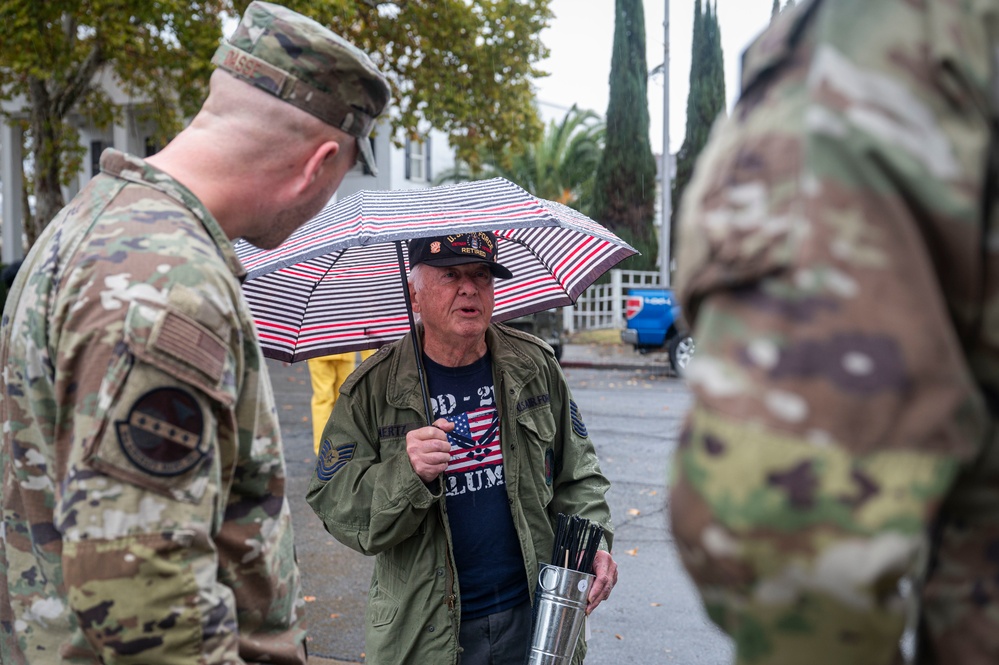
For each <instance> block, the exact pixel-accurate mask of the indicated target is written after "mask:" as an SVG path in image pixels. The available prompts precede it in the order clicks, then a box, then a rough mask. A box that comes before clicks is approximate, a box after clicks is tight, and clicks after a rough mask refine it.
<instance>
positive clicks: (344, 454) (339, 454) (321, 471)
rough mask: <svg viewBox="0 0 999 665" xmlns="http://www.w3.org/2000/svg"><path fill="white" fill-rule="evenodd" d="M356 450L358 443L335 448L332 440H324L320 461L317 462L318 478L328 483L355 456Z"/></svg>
mask: <svg viewBox="0 0 999 665" xmlns="http://www.w3.org/2000/svg"><path fill="white" fill-rule="evenodd" d="M355 448H357V444H356V443H344V444H341V445H339V446H337V447H336V448H334V447H333V442H332V441H331V440H329V439H323V444H322V445H321V446H320V447H319V459H317V460H316V477H317V478H318V479H319V480H320V481H322V482H324V483H325V482H328V481H329V480H330V479H331V478H332V477H333V475H334V474H335V473H336V472H337V471H339V470H340V469H342V468H343V467H344V465H345V464H346V463H347V462H349V461H350V459H351V458H352V457H353V456H354V449H355Z"/></svg>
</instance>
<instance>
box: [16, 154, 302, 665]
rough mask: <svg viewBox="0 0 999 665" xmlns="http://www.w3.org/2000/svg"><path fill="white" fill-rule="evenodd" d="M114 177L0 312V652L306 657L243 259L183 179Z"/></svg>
mask: <svg viewBox="0 0 999 665" xmlns="http://www.w3.org/2000/svg"><path fill="white" fill-rule="evenodd" d="M101 168H102V173H101V174H100V175H98V176H96V177H95V178H94V179H93V180H92V181H91V182H90V184H89V185H88V186H87V187H86V188H85V189H84V190H83V191H82V192H81V193H80V194H79V196H77V197H76V198H75V199H74V200H73V201H72V202H71V203H70V204H69V205H68V206H67V207H66V208H65V209H64V210H63V211H62V212H61V213H60V215H59V216H58V217H57V218H56V219H55V220H53V222H52V223H51V224H50V225H49V227H48V228H47V229H46V231H45V233H44V234H43V236H42V237H41V238H40V239H39V241H38V242H37V243H36V244H35V246H34V248H33V249H32V251H31V252H30V254H29V255H28V258H27V260H26V261H25V263H24V265H23V266H22V268H21V271H20V273H19V275H18V278H17V280H16V281H15V284H14V287H13V290H12V292H11V295H10V298H9V299H8V301H7V305H6V309H5V311H4V314H3V319H2V335H0V360H2V363H3V378H2V381H0V387H2V390H3V393H2V394H3V401H2V406H0V415H2V418H3V422H4V430H3V446H2V448H0V464H2V467H3V474H4V475H3V494H2V508H0V510H2V518H3V522H2V527H3V531H2V532H0V533H2V534H3V538H2V539H0V661H2V662H3V663H8V664H11V665H13V664H16V663H24V662H27V661H29V660H30V661H31V662H41V661H44V662H57V661H62V662H68V663H98V662H115V663H143V664H145V665H149V664H151V663H157V662H164V661H165V660H166V659H168V660H169V662H171V663H206V662H211V663H243V662H256V661H266V662H281V663H304V662H305V648H304V627H303V625H302V618H301V600H300V589H299V574H298V569H297V565H296V562H295V557H294V550H293V542H292V530H291V519H290V511H289V507H288V502H287V500H286V498H285V494H284V492H285V487H284V483H285V467H284V459H283V454H282V448H281V437H280V432H279V430H278V422H277V415H276V409H275V407H274V398H273V394H272V392H271V388H270V382H269V380H268V377H267V372H266V366H265V365H264V362H263V357H262V356H261V353H260V350H259V347H258V345H257V340H256V332H255V329H254V327H253V324H252V318H251V316H250V313H249V310H248V309H247V306H246V303H245V301H244V300H243V297H242V294H241V292H240V282H239V280H240V277H241V276H242V274H243V270H242V266H241V265H240V264H239V261H238V260H237V259H236V257H235V255H234V253H233V252H232V248H231V246H230V244H229V241H228V240H227V239H226V237H225V236H224V234H223V233H222V230H221V229H220V228H219V226H218V224H217V222H216V221H215V220H214V218H213V217H212V216H211V214H210V213H209V212H208V211H207V210H206V209H205V208H204V207H203V206H202V205H201V203H200V202H199V201H198V200H197V199H195V198H194V196H193V195H192V194H191V193H190V192H189V191H188V190H187V189H186V188H184V187H183V186H182V185H180V184H179V183H177V182H176V181H175V180H173V179H171V178H169V177H168V176H166V175H165V174H163V173H161V172H159V171H156V170H155V169H153V168H151V167H150V166H148V165H146V164H145V163H143V162H142V161H141V160H139V159H136V158H133V157H129V156H126V155H124V154H121V153H118V152H115V151H107V152H105V154H104V155H103V156H102V158H101ZM45 654H48V655H45Z"/></svg>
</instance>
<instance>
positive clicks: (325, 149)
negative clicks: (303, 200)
mask: <svg viewBox="0 0 999 665" xmlns="http://www.w3.org/2000/svg"><path fill="white" fill-rule="evenodd" d="M339 152H340V144H339V143H338V142H337V141H324V142H322V143H320V144H319V145H318V146H316V149H315V150H313V151H312V154H311V155H310V156H309V158H308V159H307V160H306V162H305V168H304V169H303V170H302V180H301V184H300V186H299V192H298V193H301V192H303V191H305V190H306V189H308V187H309V185H311V184H312V183H313V182H315V181H316V178H318V177H319V176H320V175H321V174H322V170H323V168H331V167H332V165H333V159H334V158H335V157H336V156H337V154H339Z"/></svg>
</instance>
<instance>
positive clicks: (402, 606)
mask: <svg viewBox="0 0 999 665" xmlns="http://www.w3.org/2000/svg"><path fill="white" fill-rule="evenodd" d="M486 341H487V343H488V345H489V351H490V354H491V355H492V364H493V381H494V387H495V391H494V392H495V395H496V401H497V408H498V409H499V412H500V445H501V446H502V448H503V477H504V480H505V484H506V491H507V494H508V495H509V497H510V505H511V509H512V512H513V521H514V526H515V528H516V530H517V535H518V538H519V540H520V549H521V552H522V553H523V555H524V567H525V574H526V575H527V581H528V585H529V588H530V592H531V594H532V597H533V593H534V588H535V585H536V581H537V577H538V566H539V563H547V562H549V561H550V560H551V552H552V545H553V543H554V540H555V534H554V528H553V522H554V518H555V516H556V515H557V514H558V513H560V512H561V513H565V514H567V515H571V514H576V515H580V516H582V517H585V518H587V519H590V520H593V521H594V522H597V523H599V524H601V525H603V526H604V528H605V529H606V531H605V537H606V541H607V543H608V545H609V544H611V543H612V540H613V531H612V526H611V521H610V507H609V506H608V505H607V501H606V499H605V497H604V495H605V493H606V492H607V489H608V488H609V486H610V483H609V482H608V480H607V478H606V477H605V476H604V475H603V474H602V473H601V471H600V467H599V463H598V461H597V456H596V451H595V449H594V446H593V442H592V441H590V438H589V435H588V433H587V430H586V426H585V424H584V423H583V420H582V418H581V416H580V415H579V410H578V408H577V407H576V404H575V402H573V401H572V395H571V394H570V392H569V387H568V385H567V384H566V381H565V377H564V376H563V374H562V371H561V369H560V368H559V366H558V362H557V361H556V360H555V356H554V354H553V353H552V350H551V348H550V347H548V346H547V345H546V344H544V343H542V342H541V341H540V340H538V339H536V338H534V337H532V336H530V335H527V334H526V333H522V332H520V331H518V330H514V329H512V328H508V327H506V326H498V325H493V326H490V328H489V330H488V332H487V333H486ZM423 412H424V409H423V401H422V397H421V392H420V384H419V379H418V375H417V368H416V358H415V354H414V352H413V342H412V338H411V337H410V336H408V335H407V336H406V337H404V338H403V339H401V340H399V341H397V342H395V343H394V344H391V345H389V346H386V347H382V349H381V350H380V351H379V352H378V353H377V354H376V355H374V356H373V357H371V358H369V359H368V360H367V361H365V362H364V363H363V364H362V365H361V366H360V367H359V368H358V369H357V370H356V371H355V372H354V373H353V374H351V375H350V377H349V378H348V379H347V381H346V383H344V385H343V388H342V389H341V393H340V397H339V398H338V399H337V401H336V405H335V406H334V407H333V415H332V416H331V418H330V420H329V423H328V424H327V425H326V429H325V430H324V432H323V442H322V446H321V448H320V451H319V460H318V462H317V465H316V473H315V475H314V476H313V478H312V484H311V485H310V487H309V496H308V500H309V504H310V505H311V506H312V508H313V510H315V511H316V514H317V515H318V516H319V518H320V519H321V520H322V521H323V524H324V525H325V526H326V530H327V531H329V532H330V533H331V534H333V536H334V537H336V539H337V540H339V541H340V542H342V543H343V544H345V545H347V546H348V547H350V548H352V549H354V550H357V551H358V552H361V553H362V554H367V555H374V556H375V557H376V558H375V570H374V574H373V576H372V580H371V591H370V594H369V597H368V608H367V613H366V616H365V624H366V630H365V636H366V644H365V646H366V655H367V662H368V663H372V664H374V665H397V664H399V663H420V664H423V663H428V664H429V663H432V664H433V665H445V664H447V663H452V664H453V663H456V662H457V658H458V631H459V622H458V617H460V616H461V606H460V602H459V599H460V590H459V588H458V582H457V579H456V574H455V570H456V567H455V563H454V554H453V551H452V544H451V532H450V528H449V526H448V519H447V513H446V512H445V511H446V502H445V501H444V492H443V489H442V488H441V487H440V486H438V487H436V488H435V489H436V490H437V491H436V492H433V491H431V490H430V489H428V488H427V486H426V485H425V484H424V483H423V481H422V480H420V477H419V476H417V475H416V472H415V471H414V470H413V467H412V465H411V464H410V461H409V457H408V455H407V453H406V433H407V432H408V431H409V430H411V429H415V428H418V427H422V426H423V425H424V423H425V420H424V418H423V416H422V415H421V414H422V413H423ZM581 642H582V640H581ZM585 652H586V649H585V644H581V645H580V646H579V647H577V648H576V652H575V655H574V658H573V663H580V662H582V660H583V657H584V656H585Z"/></svg>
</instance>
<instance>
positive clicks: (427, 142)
mask: <svg viewBox="0 0 999 665" xmlns="http://www.w3.org/2000/svg"><path fill="white" fill-rule="evenodd" d="M432 153H433V150H431V149H430V134H427V138H426V139H424V141H423V154H424V156H425V157H426V159H427V170H426V176H427V177H426V181H427V182H432V181H433V179H434V174H433V171H431V170H430V155H431V154H432Z"/></svg>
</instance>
